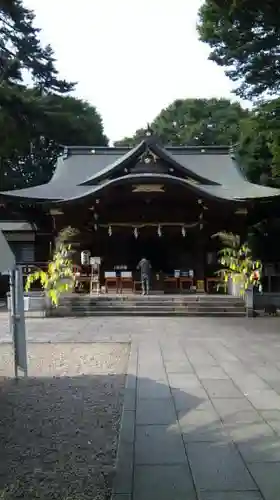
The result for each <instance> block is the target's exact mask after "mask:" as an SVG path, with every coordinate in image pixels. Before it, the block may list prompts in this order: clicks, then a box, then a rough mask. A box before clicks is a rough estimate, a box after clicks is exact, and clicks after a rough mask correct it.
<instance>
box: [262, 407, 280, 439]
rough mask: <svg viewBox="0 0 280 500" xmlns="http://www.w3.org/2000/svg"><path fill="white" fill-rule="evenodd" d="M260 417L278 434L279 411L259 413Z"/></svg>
mask: <svg viewBox="0 0 280 500" xmlns="http://www.w3.org/2000/svg"><path fill="white" fill-rule="evenodd" d="M261 415H262V417H263V418H264V420H265V421H266V422H267V423H268V424H269V425H270V427H272V429H273V430H274V431H275V432H276V433H277V434H280V410H265V411H262V412H261Z"/></svg>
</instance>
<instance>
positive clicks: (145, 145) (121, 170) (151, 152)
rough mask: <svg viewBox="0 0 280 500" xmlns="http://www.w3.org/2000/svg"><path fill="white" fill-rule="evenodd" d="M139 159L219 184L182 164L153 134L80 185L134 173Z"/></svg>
mask: <svg viewBox="0 0 280 500" xmlns="http://www.w3.org/2000/svg"><path fill="white" fill-rule="evenodd" d="M139 160H140V162H141V161H142V162H143V164H144V165H146V166H147V167H148V168H149V167H150V166H151V167H152V166H154V165H156V164H157V163H159V161H160V160H161V161H162V162H163V163H165V164H167V165H168V166H169V171H170V173H172V175H175V176H178V177H181V178H183V179H188V180H189V181H191V182H193V183H196V184H197V183H200V184H205V185H219V183H218V182H214V181H210V180H209V179H208V178H206V177H204V176H202V175H199V174H196V173H195V172H193V171H192V170H191V169H189V168H188V166H186V165H182V164H181V163H180V161H179V159H177V158H175V157H174V156H172V154H171V153H169V152H168V151H166V149H165V148H163V147H161V146H159V144H158V143H157V142H155V140H154V138H153V136H149V137H147V138H146V139H144V140H143V141H141V142H140V143H139V144H138V145H137V146H135V147H134V148H132V149H130V150H129V151H128V152H127V153H125V154H124V155H123V156H122V157H120V158H119V159H118V160H117V161H115V162H114V163H112V164H110V165H108V166H107V167H105V168H103V169H102V170H101V171H100V172H97V173H95V174H94V175H93V176H91V177H89V178H88V179H86V180H85V181H84V182H82V183H81V184H79V185H80V186H92V185H95V184H96V183H99V182H102V181H106V180H109V179H110V178H112V177H111V176H112V175H113V176H114V178H116V177H118V176H122V175H124V174H126V175H129V174H130V173H132V172H130V170H131V167H134V166H135V164H136V162H137V161H139ZM148 171H150V170H148Z"/></svg>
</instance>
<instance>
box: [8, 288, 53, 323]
mask: <svg viewBox="0 0 280 500" xmlns="http://www.w3.org/2000/svg"><path fill="white" fill-rule="evenodd" d="M7 307H8V311H10V310H11V301H10V293H7ZM47 308H48V307H47V300H46V297H45V294H44V293H43V292H28V293H24V314H25V316H26V317H28V316H33V317H34V316H37V317H44V316H46V313H47Z"/></svg>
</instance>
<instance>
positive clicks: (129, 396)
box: [123, 389, 136, 410]
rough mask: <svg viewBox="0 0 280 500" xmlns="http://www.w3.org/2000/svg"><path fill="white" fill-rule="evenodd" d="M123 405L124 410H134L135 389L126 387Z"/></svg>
mask: <svg viewBox="0 0 280 500" xmlns="http://www.w3.org/2000/svg"><path fill="white" fill-rule="evenodd" d="M123 406H124V409H125V410H135V408H136V391H135V390H134V389H126V390H125V393H124V402H123Z"/></svg>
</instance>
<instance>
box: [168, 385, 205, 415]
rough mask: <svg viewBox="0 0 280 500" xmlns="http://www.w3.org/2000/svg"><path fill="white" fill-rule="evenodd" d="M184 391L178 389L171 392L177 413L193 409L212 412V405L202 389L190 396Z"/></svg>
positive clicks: (187, 391)
mask: <svg viewBox="0 0 280 500" xmlns="http://www.w3.org/2000/svg"><path fill="white" fill-rule="evenodd" d="M185 391H186V392H185ZM185 391H182V390H179V389H175V390H172V396H173V400H174V404H175V408H176V411H177V412H179V411H185V412H186V411H190V410H194V409H197V410H209V409H210V410H213V405H212V403H211V401H210V399H209V397H208V395H207V393H206V392H205V391H204V389H197V390H196V391H195V394H190V392H189V390H187V389H186V390H185ZM193 392H194V391H193Z"/></svg>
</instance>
